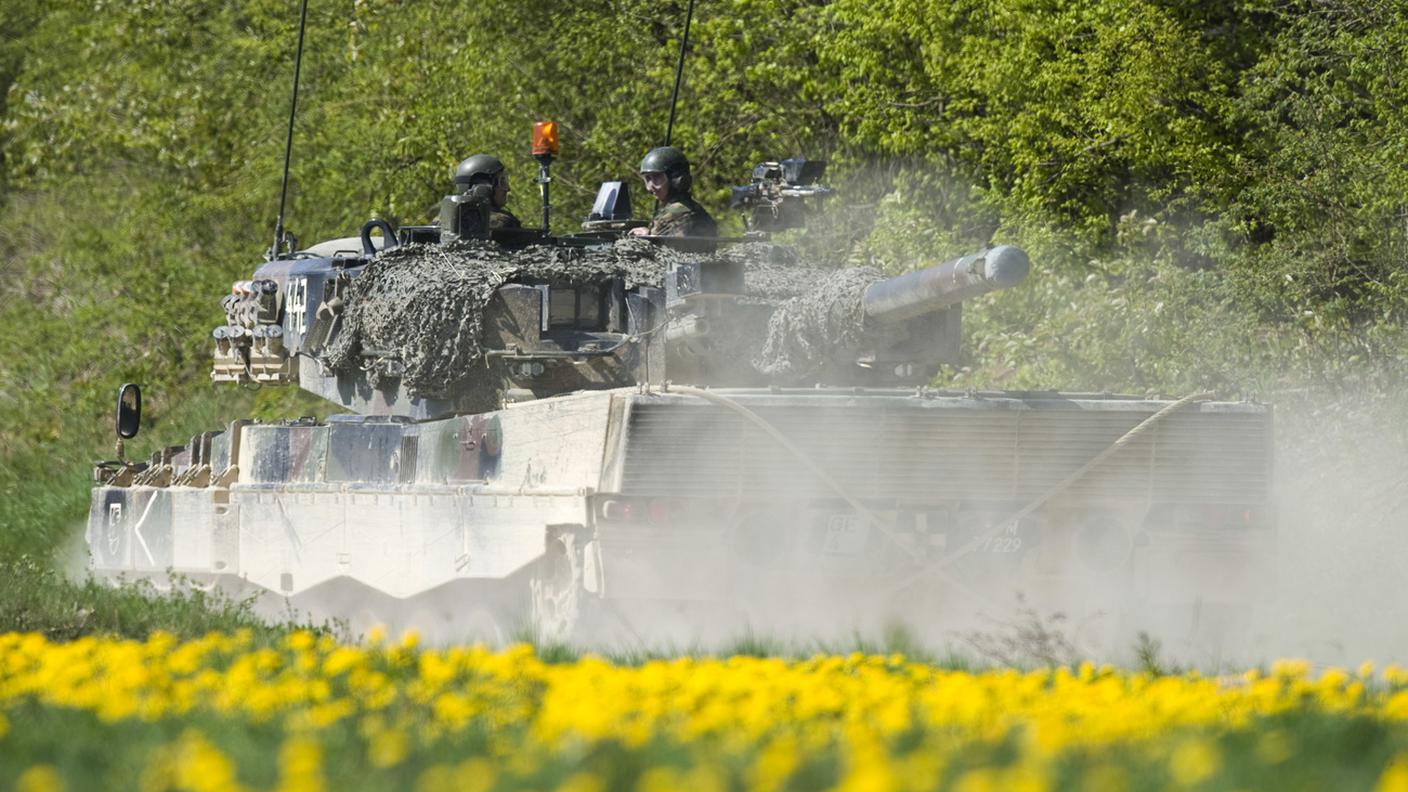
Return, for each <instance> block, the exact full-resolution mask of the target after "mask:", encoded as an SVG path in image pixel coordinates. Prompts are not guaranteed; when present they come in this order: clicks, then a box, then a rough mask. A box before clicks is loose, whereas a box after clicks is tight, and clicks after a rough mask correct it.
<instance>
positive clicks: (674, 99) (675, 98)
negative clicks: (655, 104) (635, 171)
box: [304, 0, 694, 146]
mask: <svg viewBox="0 0 1408 792" xmlns="http://www.w3.org/2000/svg"><path fill="white" fill-rule="evenodd" d="M304 2H305V3H306V2H307V0H304ZM692 19H694V0H689V10H688V11H687V12H685V15H684V36H683V37H682V38H680V60H679V63H677V64H675V91H674V93H673V94H671V95H670V123H669V124H667V125H666V126H665V142H664V143H663V144H662V145H666V146H668V145H670V139H671V138H672V137H674V133H675V105H676V104H677V103H678V102H679V100H680V82H682V81H683V80H684V51H685V50H686V49H687V48H688V47H689V23H690V20H692Z"/></svg>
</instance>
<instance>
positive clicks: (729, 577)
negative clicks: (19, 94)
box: [87, 161, 1272, 641]
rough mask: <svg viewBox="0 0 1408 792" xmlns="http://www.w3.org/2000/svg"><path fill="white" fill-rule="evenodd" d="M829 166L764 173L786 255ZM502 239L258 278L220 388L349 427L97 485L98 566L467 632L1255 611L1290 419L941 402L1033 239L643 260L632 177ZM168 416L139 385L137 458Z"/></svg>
mask: <svg viewBox="0 0 1408 792" xmlns="http://www.w3.org/2000/svg"><path fill="white" fill-rule="evenodd" d="M821 172H822V170H821V168H820V166H819V164H818V163H809V164H808V163H802V162H800V161H785V162H781V163H767V164H765V165H764V166H760V168H759V169H758V170H757V171H756V172H755V178H754V183H753V184H752V185H749V186H748V187H747V188H739V190H736V191H735V196H736V203H737V204H738V205H739V206H740V207H741V208H743V209H745V210H746V211H749V212H752V213H754V217H755V219H757V218H761V222H757V223H750V228H755V229H756V228H757V227H758V226H759V225H767V224H768V223H771V224H772V228H771V229H770V230H775V228H776V226H777V225H778V224H779V223H780V222H794V221H796V219H797V218H801V217H804V215H805V212H798V211H797V210H796V209H797V205H798V202H802V201H807V200H811V199H813V198H815V199H817V200H820V196H822V195H824V194H825V193H826V192H828V191H826V190H825V189H824V188H822V187H821V186H820V184H819V181H818V180H819V179H820V176H821ZM779 207H785V209H786V211H779ZM545 214H546V212H545ZM779 218H781V220H779ZM789 218H791V220H789ZM484 221H485V215H484V211H483V206H482V202H481V203H476V202H475V200H473V197H472V196H468V195H467V194H456V195H451V196H447V197H446V198H445V199H444V201H443V202H442V211H441V214H440V219H439V222H437V223H435V224H431V225H422V226H403V227H401V228H400V229H394V228H392V226H391V225H390V224H389V223H386V222H384V221H380V220H374V221H372V222H370V223H368V224H367V225H366V226H365V227H363V228H362V229H361V230H360V234H358V235H357V236H352V237H347V238H342V239H335V240H331V241H327V242H323V243H320V244H316V245H313V246H311V247H308V248H305V249H301V250H296V251H294V250H279V249H277V248H276V249H275V250H273V251H271V253H270V255H269V257H268V260H266V261H265V262H264V263H263V264H262V265H260V266H259V267H257V268H256V269H255V270H254V272H253V273H252V275H251V277H250V278H249V279H248V280H244V281H240V282H237V283H235V284H233V286H232V289H231V292H230V294H229V295H226V296H225V297H224V298H223V305H224V308H225V313H226V320H225V323H224V324H222V325H221V326H219V327H216V328H215V329H214V330H213V332H212V342H213V349H214V353H213V365H212V373H211V376H212V378H213V379H214V380H215V381H217V382H230V383H256V384H260V385H265V386H298V387H301V388H304V389H306V390H308V391H310V392H312V393H314V394H317V395H318V396H320V397H323V398H325V399H327V400H329V401H331V402H333V403H335V404H337V405H340V407H341V408H342V409H343V410H345V412H343V413H340V414H336V415H333V416H331V417H329V418H327V419H326V420H314V419H309V418H302V419H297V420H288V421H279V422H260V421H255V420H249V419H238V420H233V421H231V422H230V423H229V424H227V425H225V426H222V427H218V428H213V429H212V430H211V431H208V432H203V433H201V434H199V435H197V436H195V437H192V438H191V439H190V440H189V442H187V443H185V444H182V445H175V446H171V447H166V448H163V449H162V450H160V451H158V452H156V453H155V454H154V455H152V457H151V458H150V459H148V460H145V461H142V462H131V461H126V460H122V459H121V458H119V460H116V461H110V462H104V463H99V464H98V465H97V466H96V468H95V478H96V483H97V485H96V487H95V488H94V489H93V492H92V502H91V510H90V514H89V518H88V527H87V541H88V547H89V550H90V558H91V562H90V565H91V569H92V571H93V572H94V573H95V574H98V575H102V576H110V577H121V578H124V579H131V578H134V577H136V578H146V579H150V580H153V581H156V582H159V583H163V582H165V581H168V580H170V579H171V578H173V577H174V576H179V577H181V578H183V579H185V580H187V581H195V582H197V583H198V584H202V585H219V586H222V587H228V588H233V589H235V590H238V591H254V592H261V593H263V594H264V595H265V596H267V597H269V598H271V599H273V600H276V601H278V602H283V601H284V600H287V601H288V602H289V603H291V604H292V605H293V606H294V607H296V608H299V609H301V610H305V611H307V612H309V613H311V614H313V615H314V616H315V617H317V616H334V617H342V618H347V619H349V620H350V621H351V622H352V624H353V625H354V626H357V627H360V626H365V625H368V624H371V623H374V622H381V623H385V624H387V625H388V626H390V627H392V628H393V629H398V628H400V627H404V626H412V625H413V626H415V627H416V628H417V629H419V630H420V631H421V632H422V634H423V635H426V636H427V637H429V638H431V639H433V640H439V641H452V640H462V639H483V640H489V641H503V640H507V639H509V638H511V637H514V636H521V635H524V634H529V633H531V634H532V635H535V636H536V637H538V638H539V639H548V640H558V639H582V638H584V636H585V637H593V636H594V637H598V638H599V637H600V636H603V635H607V634H617V635H620V634H624V635H628V636H635V637H647V638H648V637H650V636H663V637H664V638H665V639H666V640H673V641H681V640H684V641H693V640H703V639H704V638H705V636H706V635H707V634H709V633H708V632H707V630H709V629H717V630H722V631H725V632H726V631H728V630H736V629H739V627H740V625H743V624H747V625H750V626H751V627H753V628H756V629H784V630H792V631H794V632H798V631H804V630H821V631H827V630H829V631H831V632H832V633H833V634H834V633H841V634H850V633H851V631H853V630H855V629H856V628H857V625H859V624H862V623H865V624H878V623H881V622H882V621H884V620H890V619H895V620H900V621H904V622H906V623H908V624H910V625H911V626H912V627H914V628H916V629H919V630H921V631H922V630H923V629H924V628H925V626H926V625H933V624H940V623H945V624H949V623H952V621H950V620H951V619H954V618H958V619H960V620H961V619H962V618H964V617H970V616H972V615H973V614H977V613H982V612H985V611H986V612H993V610H992V609H994V608H998V607H1001V605H1002V604H1003V603H1008V602H1009V599H1008V598H1009V596H1010V592H1011V591H1014V590H1020V591H1023V592H1025V593H1026V595H1027V596H1028V597H1029V598H1030V599H1031V600H1032V601H1035V602H1039V603H1041V604H1042V605H1043V606H1044V607H1053V608H1054V607H1068V608H1079V607H1081V605H1082V603H1087V602H1088V601H1090V600H1092V598H1104V599H1103V600H1102V601H1110V598H1112V597H1113V598H1114V601H1116V602H1118V603H1121V604H1122V605H1124V606H1131V605H1133V604H1138V605H1139V606H1140V608H1141V610H1140V611H1139V612H1140V613H1141V616H1140V618H1143V619H1155V618H1167V619H1170V620H1172V621H1171V622H1170V623H1171V624H1175V625H1185V624H1186V625H1188V626H1190V627H1193V628H1196V622H1199V621H1200V620H1201V621H1202V622H1204V623H1206V622H1208V621H1209V620H1213V619H1217V618H1221V617H1220V616H1217V615H1215V614H1218V613H1221V612H1223V611H1235V610H1237V609H1238V608H1240V607H1241V604H1242V603H1244V602H1245V601H1246V600H1247V598H1248V596H1249V591H1248V587H1250V586H1254V585H1255V582H1254V578H1252V577H1250V576H1248V575H1246V574H1245V572H1246V569H1247V568H1248V566H1249V563H1250V561H1251V559H1253V558H1254V557H1255V556H1256V555H1257V545H1258V544H1260V543H1262V542H1265V541H1266V540H1267V538H1268V537H1269V535H1270V531H1271V525H1272V513H1271V509H1270V505H1269V492H1270V485H1271V480H1270V477H1271V444H1270V443H1271V418H1272V416H1271V412H1270V410H1269V409H1268V408H1267V407H1265V406H1263V405H1258V404H1253V403H1248V402H1226V401H1215V400H1211V399H1208V398H1205V397H1189V398H1185V399H1181V400H1160V399H1149V398H1142V397H1131V396H1119V395H1111V394H1093V393H1090V394H1076V393H1058V392H972V391H950V390H943V389H940V388H935V387H933V381H934V378H935V376H936V374H937V373H938V372H939V370H940V367H941V366H942V365H944V364H949V363H954V362H957V361H958V359H959V354H960V341H961V332H960V326H961V325H960V323H961V315H962V303H963V301H965V300H967V299H970V298H972V297H975V296H978V295H981V294H985V293H988V292H991V291H994V290H998V289H1005V288H1010V287H1013V286H1016V285H1017V284H1019V283H1020V282H1022V281H1023V280H1024V279H1025V278H1026V277H1027V275H1028V271H1029V268H1030V265H1029V261H1028V257H1027V256H1026V254H1025V253H1024V252H1023V251H1021V250H1019V249H1018V248H1015V247H1012V246H999V247H995V248H992V249H989V250H984V251H981V252H978V253H974V254H972V255H968V256H964V257H962V258H958V259H955V260H952V261H948V262H943V263H938V264H934V265H932V266H928V267H924V268H921V269H918V270H915V271H913V272H909V273H907V274H903V275H899V276H897V277H884V276H883V275H882V274H881V273H879V272H877V271H875V270H870V269H864V268H859V269H843V270H827V269H820V268H817V267H812V266H808V265H807V264H806V263H805V262H803V261H801V260H799V257H798V256H797V254H796V253H795V252H793V251H792V250H790V249H789V248H787V247H785V246H782V245H779V244H775V243H774V242H772V241H771V240H770V239H769V238H768V237H767V236H766V235H765V234H764V233H761V232H754V233H751V234H750V235H748V236H745V237H742V238H738V239H697V238H694V239H690V238H659V239H655V238H640V237H630V236H628V235H627V234H626V233H625V232H626V231H627V230H628V229H629V228H631V227H632V226H634V225H639V223H638V222H636V221H632V220H631V208H630V197H629V189H628V185H626V184H625V183H620V182H615V183H607V184H605V185H603V187H602V189H601V191H600V193H599V195H598V200H597V203H596V205H595V207H594V208H593V212H592V215H591V216H590V217H589V218H588V219H587V221H586V222H585V223H584V230H583V232H581V233H577V234H571V235H563V236H551V235H548V234H546V233H545V232H543V231H532V230H496V229H492V228H489V227H488V225H487V224H486V223H485V222H484ZM139 420H140V393H139V392H138V391H137V389H136V388H135V386H125V387H124V389H123V391H122V393H121V395H120V397H119V406H118V434H119V438H130V437H132V436H134V435H135V434H136V432H137V429H138V425H139ZM120 446H121V439H119V451H120ZM119 456H121V454H120V453H119ZM1160 613H1162V614H1164V616H1163V617H1159V616H1157V614H1160ZM1169 614H1172V615H1169ZM1180 620H1181V621H1180ZM1176 629H1182V626H1176Z"/></svg>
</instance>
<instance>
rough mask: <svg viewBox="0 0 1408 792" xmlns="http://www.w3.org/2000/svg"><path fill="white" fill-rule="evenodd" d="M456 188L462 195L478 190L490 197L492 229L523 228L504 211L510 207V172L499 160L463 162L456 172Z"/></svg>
mask: <svg viewBox="0 0 1408 792" xmlns="http://www.w3.org/2000/svg"><path fill="white" fill-rule="evenodd" d="M481 185H482V186H481ZM455 186H456V187H457V188H459V190H460V191H461V192H469V191H471V190H475V189H476V188H478V189H479V190H483V191H485V192H487V193H488V197H489V228H490V229H495V228H522V227H523V224H522V223H521V222H519V221H518V218H517V217H514V216H513V213H512V212H510V211H509V210H508V209H506V208H504V206H505V204H507V203H508V192H509V187H508V169H506V168H505V167H504V164H503V162H501V161H499V158H498V157H495V156H492V155H490V154H475V155H474V156H473V157H470V158H469V159H467V160H465V161H464V162H461V163H460V164H459V167H457V168H455Z"/></svg>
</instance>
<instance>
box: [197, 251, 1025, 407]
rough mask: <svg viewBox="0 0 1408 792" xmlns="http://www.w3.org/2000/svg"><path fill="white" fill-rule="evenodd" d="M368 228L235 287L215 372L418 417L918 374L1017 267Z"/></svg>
mask: <svg viewBox="0 0 1408 792" xmlns="http://www.w3.org/2000/svg"><path fill="white" fill-rule="evenodd" d="M371 230H373V229H372V228H369V229H366V230H364V233H363V234H362V237H361V238H360V239H358V240H356V242H357V243H358V244H357V245H356V247H354V248H352V249H351V250H341V249H338V248H339V244H338V243H337V242H334V243H325V244H324V245H322V246H319V247H318V248H314V249H311V250H309V251H307V252H305V253H303V254H300V256H299V257H295V258H292V259H279V260H275V261H272V262H269V263H267V264H266V265H264V266H263V267H261V268H260V270H259V271H258V272H257V273H256V274H255V276H254V278H253V279H251V280H250V281H246V282H241V283H239V284H236V287H235V289H234V290H233V291H232V294H231V295H230V296H229V297H227V298H226V299H225V307H226V313H227V323H226V324H225V325H224V326H222V327H220V328H217V329H216V331H215V341H216V362H215V363H216V365H215V371H214V374H213V376H214V377H215V378H216V379H221V380H236V381H239V380H250V381H257V382H264V383H273V384H281V383H290V384H291V383H297V384H299V385H300V386H302V387H304V388H305V389H307V390H309V391H311V392H313V393H316V394H318V395H319V396H322V397H324V398H327V399H329V400H331V401H334V402H337V403H339V404H341V405H342V406H344V407H346V408H348V409H350V410H353V411H355V412H358V413H363V414H393V415H404V416H408V417H412V418H416V419H426V418H434V417H440V416H444V415H450V414H455V413H468V412H482V411H484V410H490V409H496V408H497V407H499V406H500V405H501V404H503V403H508V402H515V401H523V400H526V399H534V398H543V397H547V396H555V395H560V394H562V393H567V392H572V391H577V390H595V389H603V388H613V387H621V386H627V385H634V384H637V383H663V382H666V381H674V382H687V383H691V384H700V385H709V386H733V387H754V386H763V385H774V386H794V385H812V384H817V383H826V384H838V385H882V384H885V385H915V384H923V383H925V382H927V381H928V380H929V379H930V378H932V376H933V375H934V373H935V372H936V370H937V368H938V366H939V365H940V364H944V363H952V362H955V361H956V360H957V359H958V356H959V341H960V327H959V321H960V310H961V308H960V303H961V302H962V301H963V300H965V299H968V298H971V297H974V296H977V295H980V294H983V293H985V292H988V291H991V290H993V289H998V288H1005V287H1008V286H1011V285H1014V284H1015V283H1017V282H1019V281H1021V279H1022V278H1023V277H1025V275H1026V272H1027V269H1028V264H1027V257H1026V255H1025V254H1024V253H1022V251H1021V250H1019V249H1017V248H1015V247H1011V246H1002V247H998V248H995V249H993V250H990V251H985V252H982V253H977V254H973V255H970V256H965V257H963V258H960V259H955V260H954V261H950V262H946V263H943V264H938V265H934V266H930V267H926V268H923V269H919V270H916V271H914V272H911V273H908V274H905V275H900V276H897V277H893V278H888V279H886V278H883V277H882V275H881V273H880V272H878V271H877V270H874V269H870V268H855V269H843V270H831V269H824V268H818V267H813V266H809V265H807V264H806V263H804V262H802V261H800V260H798V258H797V256H796V254H794V253H793V252H792V251H791V250H790V249H788V248H785V247H782V246H779V245H774V244H772V243H770V242H767V241H759V240H754V239H742V240H719V241H716V242H715V243H714V244H711V245H701V244H700V241H699V240H684V241H683V244H681V243H678V242H675V241H672V240H644V239H631V238H616V239H612V238H606V239H603V238H600V237H599V236H592V237H587V238H571V237H568V238H548V237H539V238H538V239H537V240H536V241H534V242H533V243H531V244H521V239H522V235H521V234H519V235H517V236H515V237H514V240H515V242H516V243H515V244H501V243H500V242H497V241H495V240H494V239H493V238H485V239H469V240H465V239H456V240H454V241H452V242H447V243H440V242H437V243H433V244H413V243H412V244H405V245H401V244H399V243H398V240H397V238H396V235H395V234H393V233H391V229H390V228H389V226H384V227H382V231H383V237H382V239H389V240H391V244H390V245H386V244H385V243H382V242H381V240H380V239H376V238H374V237H372V236H371V235H370V232H371ZM415 233H424V231H423V229H419V228H413V229H410V231H409V234H415ZM403 236H408V234H403ZM707 247H713V248H714V249H713V250H707V249H701V248H707Z"/></svg>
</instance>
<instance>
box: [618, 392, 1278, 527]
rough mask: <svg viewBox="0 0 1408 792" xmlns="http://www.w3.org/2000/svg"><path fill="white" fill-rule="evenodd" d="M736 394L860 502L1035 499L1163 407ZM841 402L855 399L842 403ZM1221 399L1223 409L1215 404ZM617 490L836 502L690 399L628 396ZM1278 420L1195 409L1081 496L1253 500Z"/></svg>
mask: <svg viewBox="0 0 1408 792" xmlns="http://www.w3.org/2000/svg"><path fill="white" fill-rule="evenodd" d="M740 401H741V402H742V403H743V404H745V406H747V407H748V409H750V410H752V411H754V412H755V413H757V414H758V415H759V416H760V417H762V418H763V419H764V420H766V421H768V422H769V423H770V424H772V425H773V426H775V427H777V429H778V430H780V431H781V432H782V433H783V434H784V435H785V436H786V437H788V438H789V439H790V440H791V441H792V443H794V444H795V445H796V446H798V447H799V448H800V449H801V450H802V452H803V453H805V454H806V456H807V457H808V458H809V459H810V460H811V461H812V462H814V463H815V464H817V465H818V466H820V467H821V468H822V469H823V470H824V471H826V473H827V474H829V475H830V476H832V477H833V478H835V479H836V480H837V481H839V482H841V484H842V486H844V487H845V488H846V489H847V490H848V492H850V494H852V495H853V496H855V497H860V498H878V499H904V500H907V501H925V500H934V501H938V500H994V501H999V500H1000V501H1008V500H1021V499H1031V498H1035V497H1037V496H1038V495H1041V494H1042V493H1044V492H1046V491H1047V490H1048V489H1050V488H1051V487H1053V486H1055V485H1056V484H1058V483H1060V482H1061V481H1062V480H1063V479H1065V478H1066V477H1067V476H1068V475H1070V474H1071V473H1073V472H1075V471H1076V470H1077V469H1079V468H1080V467H1081V466H1082V465H1084V464H1086V463H1087V462H1088V461H1090V460H1091V459H1093V458H1094V457H1095V456H1097V455H1098V454H1100V453H1101V452H1102V451H1104V450H1105V449H1106V448H1107V447H1108V446H1110V445H1111V444H1112V443H1114V442H1115V441H1116V440H1118V439H1119V438H1120V437H1121V436H1123V435H1124V434H1125V433H1126V432H1128V431H1129V430H1130V429H1132V428H1134V427H1135V426H1137V425H1138V424H1139V423H1140V422H1141V421H1143V420H1144V419H1146V418H1147V417H1149V416H1150V415H1152V414H1153V413H1154V412H1155V411H1157V410H1158V409H1160V408H1161V407H1163V406H1164V404H1165V403H1162V402H1147V401H1118V400H1047V401H1033V400H1017V399H1005V400H985V399H968V398H961V397H957V398H939V399H920V398H896V397H890V398H876V399H874V401H875V402H876V403H875V404H869V403H867V402H869V401H871V400H870V399H868V398H866V397H856V398H851V399H840V400H838V399H836V398H829V399H826V402H827V403H824V404H815V403H808V402H821V401H823V400H822V399H821V398H816V399H808V398H805V397H792V398H790V399H785V403H780V402H781V401H784V400H780V399H772V400H768V399H766V398H757V397H755V398H754V399H747V398H741V399H740ZM838 401H843V402H847V403H846V404H838V403H837V402H838ZM1219 408H1221V409H1219ZM626 427H627V428H626V443H625V446H624V459H623V464H622V467H621V473H622V478H621V489H620V491H621V492H623V493H628V494H638V495H658V496H680V497H687V496H698V497H724V498H775V497H780V496H795V497H831V496H833V495H834V493H833V492H831V491H830V490H829V489H828V488H827V487H826V486H825V485H824V484H823V483H822V481H821V480H820V479H819V478H818V477H817V476H816V475H815V474H813V473H811V472H810V471H809V470H808V469H807V468H806V467H805V466H803V465H802V464H801V463H799V462H798V461H797V459H796V458H795V457H794V456H793V455H792V454H791V453H789V452H788V451H787V450H786V449H784V448H783V447H782V446H781V445H779V444H778V443H777V442H776V441H775V440H774V439H773V438H771V437H769V436H768V434H767V433H765V432H763V431H762V430H761V429H759V428H758V427H756V426H754V425H753V424H751V423H749V422H747V421H745V420H744V419H743V418H742V417H741V416H739V415H737V414H735V413H733V412H731V411H729V410H725V409H723V408H720V407H716V406H714V405H710V404H706V403H702V402H697V401H690V400H685V399H673V400H656V401H651V400H647V399H642V400H637V401H633V403H632V404H631V405H630V409H629V411H628V413H627V424H626ZM1270 432H1271V415H1270V413H1269V412H1268V411H1266V410H1264V409H1261V408H1257V407H1253V406H1250V405H1190V406H1189V407H1187V408H1185V409H1184V410H1183V411H1181V412H1178V413H1174V414H1172V415H1169V416H1166V417H1164V418H1163V419H1162V420H1161V421H1160V422H1159V423H1158V424H1156V425H1154V426H1153V427H1150V428H1149V429H1146V430H1145V432H1144V433H1142V434H1141V435H1140V436H1138V437H1137V438H1136V439H1134V440H1133V441H1132V442H1130V443H1129V444H1127V445H1126V446H1125V447H1124V448H1122V449H1120V450H1119V451H1117V452H1115V453H1114V454H1113V455H1111V456H1110V457H1109V458H1107V459H1106V460H1104V461H1103V462H1102V463H1101V464H1100V465H1098V466H1097V467H1096V468H1094V469H1092V470H1091V471H1089V472H1088V473H1087V474H1086V475H1085V476H1084V477H1083V478H1082V479H1081V480H1080V481H1078V482H1076V483H1075V484H1074V485H1072V486H1071V487H1070V489H1069V490H1068V491H1067V492H1068V493H1069V494H1070V495H1073V496H1085V497H1111V496H1114V497H1133V498H1139V499H1147V500H1150V501H1156V502H1195V503H1259V502H1262V501H1264V500H1266V498H1267V496H1268V490H1269V487H1270V477H1271V444H1270Z"/></svg>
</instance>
